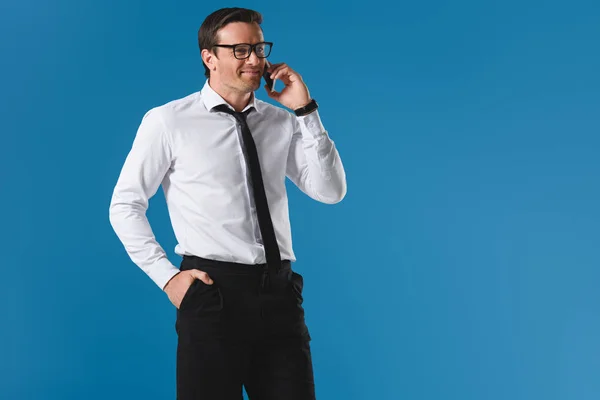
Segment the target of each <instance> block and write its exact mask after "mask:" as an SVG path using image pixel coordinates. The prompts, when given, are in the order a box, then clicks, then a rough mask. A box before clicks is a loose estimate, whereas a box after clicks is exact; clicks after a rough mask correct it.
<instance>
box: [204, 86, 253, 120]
mask: <svg viewBox="0 0 600 400" xmlns="http://www.w3.org/2000/svg"><path fill="white" fill-rule="evenodd" d="M208 84H209V86H210V87H211V88H212V89H213V90H214V91H215V92H217V93H218V94H219V96H221V97H222V98H223V99H224V100H225V101H226V102H227V103H228V104H229V105H230V106H232V107H233V109H234V110H235V111H237V112H241V111H242V110H243V109H244V108H245V107H246V106H247V105H248V104H249V103H250V100H252V94H253V92H249V93H244V92H239V91H236V90H233V89H231V88H229V87H227V86H225V85H222V84H220V83H219V82H216V81H213V80H212V79H209V81H208Z"/></svg>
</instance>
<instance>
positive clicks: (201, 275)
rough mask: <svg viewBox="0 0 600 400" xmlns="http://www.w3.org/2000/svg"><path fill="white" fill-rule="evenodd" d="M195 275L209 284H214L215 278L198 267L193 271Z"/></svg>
mask: <svg viewBox="0 0 600 400" xmlns="http://www.w3.org/2000/svg"><path fill="white" fill-rule="evenodd" d="M193 276H194V278H197V279H200V280H201V281H202V282H204V283H206V284H207V285H212V284H213V280H212V279H211V278H210V276H208V274H207V273H206V272H204V271H200V270H198V269H195V270H194V272H193Z"/></svg>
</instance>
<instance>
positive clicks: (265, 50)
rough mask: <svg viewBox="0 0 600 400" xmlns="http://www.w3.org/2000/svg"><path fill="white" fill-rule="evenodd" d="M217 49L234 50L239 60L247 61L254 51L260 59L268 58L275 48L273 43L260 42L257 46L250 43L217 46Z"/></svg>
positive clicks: (234, 54)
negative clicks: (272, 48)
mask: <svg viewBox="0 0 600 400" xmlns="http://www.w3.org/2000/svg"><path fill="white" fill-rule="evenodd" d="M215 47H226V48H228V49H233V56H234V57H235V58H237V59H238V60H245V59H246V58H248V57H250V54H252V50H254V54H256V56H257V57H258V58H267V57H269V54H271V47H273V43H271V42H260V43H256V44H249V43H238V44H215Z"/></svg>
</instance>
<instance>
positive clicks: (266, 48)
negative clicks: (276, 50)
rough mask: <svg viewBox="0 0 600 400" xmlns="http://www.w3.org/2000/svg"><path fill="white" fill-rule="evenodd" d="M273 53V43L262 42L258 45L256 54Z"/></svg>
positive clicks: (262, 55) (265, 55)
mask: <svg viewBox="0 0 600 400" xmlns="http://www.w3.org/2000/svg"><path fill="white" fill-rule="evenodd" d="M269 53H271V45H269V44H268V43H260V44H258V45H257V46H256V55H257V56H259V57H262V58H264V57H268V56H269Z"/></svg>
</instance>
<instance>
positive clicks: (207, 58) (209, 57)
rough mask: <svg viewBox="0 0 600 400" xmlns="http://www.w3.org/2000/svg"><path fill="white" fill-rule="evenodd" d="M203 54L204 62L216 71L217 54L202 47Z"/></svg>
mask: <svg viewBox="0 0 600 400" xmlns="http://www.w3.org/2000/svg"><path fill="white" fill-rule="evenodd" d="M201 55H202V61H204V64H206V66H207V67H208V69H209V70H211V71H214V70H215V67H216V66H215V62H214V59H215V58H216V56H215V55H214V54H213V53H211V52H210V51H209V50H208V49H202V53H201Z"/></svg>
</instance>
